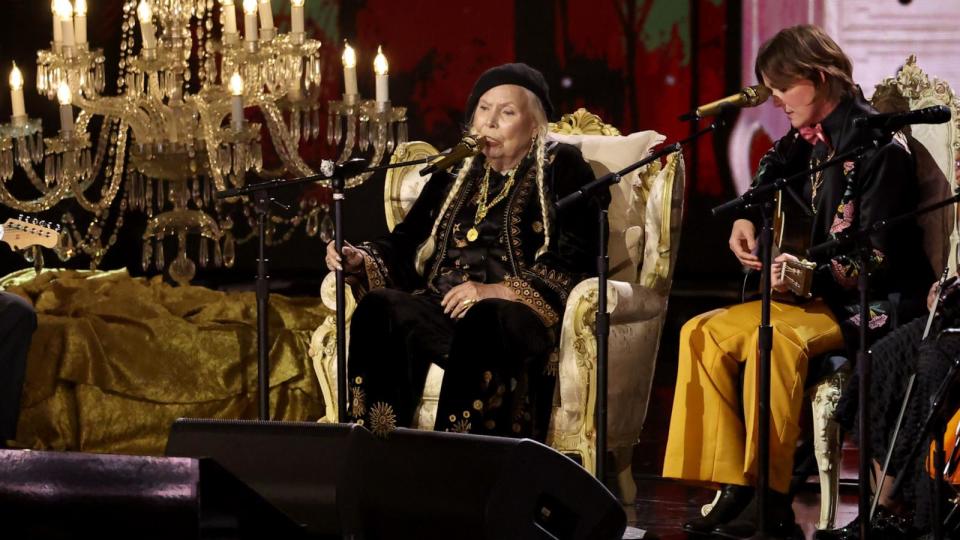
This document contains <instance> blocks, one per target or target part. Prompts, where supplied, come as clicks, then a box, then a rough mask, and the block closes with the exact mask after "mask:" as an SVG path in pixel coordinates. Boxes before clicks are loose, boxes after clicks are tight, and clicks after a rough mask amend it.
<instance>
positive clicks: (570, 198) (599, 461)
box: [554, 120, 723, 482]
mask: <svg viewBox="0 0 960 540" xmlns="http://www.w3.org/2000/svg"><path fill="white" fill-rule="evenodd" d="M722 125H723V123H722V122H721V121H720V120H717V121H716V122H714V123H713V124H710V125H709V126H708V127H706V128H703V129H701V130H700V131H698V132H696V133H694V134H693V135H690V136H689V137H687V138H685V139H682V140H680V141H678V142H675V143H673V144H670V145H667V146H664V147H662V148H660V149H659V150H657V151H656V152H653V153H651V154H650V155H649V156H647V157H645V158H643V159H641V160H640V161H637V162H636V163H633V164H632V165H628V166H627V167H625V168H623V169H621V170H619V171H617V172H612V173H608V174H605V175H603V176H601V177H600V178H597V179H596V180H594V181H592V182H589V183H587V184H585V185H584V186H583V187H581V188H580V189H578V190H577V191H575V192H573V193H571V194H569V195H567V196H565V197H563V198H562V199H560V200H558V201H557V202H556V203H554V208H556V210H557V212H562V211H564V209H566V208H568V207H570V206H571V205H573V204H574V203H576V202H578V201H580V200H582V199H583V198H584V197H586V196H588V195H590V194H592V193H594V192H595V191H598V190H600V189H602V188H609V187H610V186H612V185H614V184H618V183H620V180H621V179H622V178H623V177H624V176H626V175H628V174H630V173H631V172H633V171H635V170H636V169H639V168H640V167H643V166H645V165H648V164H650V163H652V162H653V161H656V160H658V159H660V158H661V157H663V156H666V155H669V154H673V153H675V152H679V151H680V150H681V149H682V148H683V146H684V145H686V144H687V143H689V142H691V141H693V140H694V139H696V138H698V137H700V136H701V135H704V134H706V133H709V132H711V131H713V130H715V129H717V128H719V127H720V126H722ZM597 219H598V220H599V223H600V227H599V230H600V238H599V244H600V249H599V254H598V255H597V286H598V291H599V294H598V295H597V322H596V339H597V398H596V410H595V414H596V421H595V423H596V426H597V429H596V436H597V449H596V456H595V458H596V476H597V479H598V480H600V481H601V482H604V481H605V479H606V472H607V471H606V455H607V367H608V366H607V354H608V349H609V346H608V343H607V341H608V339H609V337H610V314H609V313H607V274H608V270H609V266H610V258H609V256H608V255H607V233H608V231H607V226H608V224H607V209H606V208H601V209H600V211H599V213H598V216H597Z"/></svg>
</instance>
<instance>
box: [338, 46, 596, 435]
mask: <svg viewBox="0 0 960 540" xmlns="http://www.w3.org/2000/svg"><path fill="white" fill-rule="evenodd" d="M552 113H553V106H552V105H551V103H550V98H549V95H548V87H547V83H546V80H545V79H544V77H543V75H542V74H541V73H540V72H539V71H537V70H535V69H533V68H531V67H529V66H527V65H525V64H505V65H502V66H498V67H495V68H492V69H490V70H488V71H486V72H485V73H484V74H483V75H481V76H480V78H479V80H478V81H477V82H476V84H475V85H474V88H473V90H472V92H471V94H470V96H469V99H468V100H467V108H466V115H467V119H468V123H469V129H470V132H471V133H473V134H475V135H480V136H483V137H484V138H485V140H486V143H485V144H484V146H483V150H482V153H480V154H479V155H477V156H476V157H474V158H469V159H467V160H465V161H464V162H463V163H462V165H461V166H460V168H459V170H456V171H453V172H451V173H449V174H448V173H445V172H438V173H435V174H433V175H432V176H431V178H430V180H429V181H428V182H427V184H426V186H425V187H424V188H423V191H422V192H421V194H420V196H419V197H418V199H417V200H416V202H415V203H414V204H413V206H412V208H411V209H410V212H409V214H408V215H407V217H406V219H404V221H403V222H402V223H400V224H398V225H397V226H396V228H395V229H394V230H393V231H392V232H391V233H390V234H388V235H386V236H384V237H382V238H380V239H378V240H375V241H372V242H365V243H362V244H360V245H358V246H356V247H354V246H351V245H348V244H345V245H344V248H343V253H342V257H339V256H338V255H337V253H336V250H335V249H334V247H333V244H332V243H331V244H329V245H328V246H327V255H326V263H327V267H328V268H330V269H331V270H332V269H339V268H341V267H342V268H343V270H344V271H345V272H347V273H350V274H354V275H356V276H357V278H359V280H360V281H361V282H363V285H364V288H365V289H366V290H367V291H368V292H366V294H364V295H363V297H362V298H361V299H360V302H359V304H358V305H357V309H356V311H355V312H354V314H353V319H352V322H351V327H350V350H349V361H350V363H349V388H350V399H349V414H350V416H351V417H352V418H354V419H355V420H356V422H357V423H358V424H362V425H365V426H367V427H368V428H369V429H370V430H371V431H373V432H374V433H376V434H378V435H385V434H387V433H389V432H390V431H391V430H392V429H394V428H395V427H396V426H397V425H398V424H399V425H410V424H411V423H412V421H413V415H414V410H415V409H416V406H417V404H418V403H419V401H420V397H421V392H422V390H423V386H424V381H425V378H426V374H427V370H428V368H429V366H430V364H431V363H435V364H437V365H439V366H440V367H442V368H444V377H443V386H442V389H441V392H440V403H439V407H438V411H437V423H436V429H437V430H445V431H457V432H469V433H479V434H487V435H504V436H515V437H519V436H524V437H534V438H538V439H541V440H542V439H543V438H545V436H546V427H547V422H548V420H549V415H550V405H551V401H552V396H553V384H554V377H553V370H552V369H551V366H550V365H549V362H548V359H549V356H550V351H551V350H553V348H554V347H556V344H557V339H558V333H559V328H558V323H559V321H560V319H561V317H562V314H563V308H564V303H565V302H566V299H567V295H568V294H569V292H570V290H571V289H572V288H573V286H574V285H576V283H577V282H578V281H579V280H581V279H582V278H584V277H586V276H587V275H589V274H590V273H591V272H592V271H593V269H594V268H595V257H596V253H597V236H598V234H599V229H598V224H597V219H596V216H597V212H598V209H599V207H601V206H603V207H605V206H606V205H607V204H608V202H609V195H608V194H606V193H604V194H602V195H599V196H597V197H595V198H592V199H585V200H583V201H581V202H580V203H579V205H578V206H577V207H574V208H568V209H566V210H565V211H564V212H563V213H560V214H557V213H556V212H555V211H554V209H553V202H554V201H556V200H557V199H559V198H561V197H563V196H565V195H567V194H569V193H571V192H573V191H576V190H577V189H578V188H580V187H581V186H582V185H583V184H585V183H587V182H589V181H591V180H592V179H593V174H592V171H591V170H590V167H589V166H588V165H587V163H586V162H585V161H584V160H583V157H582V156H581V155H580V152H579V151H578V150H577V149H576V148H574V147H572V146H569V145H564V144H557V143H551V142H549V141H547V139H546V135H547V117H548V115H550V114H552Z"/></svg>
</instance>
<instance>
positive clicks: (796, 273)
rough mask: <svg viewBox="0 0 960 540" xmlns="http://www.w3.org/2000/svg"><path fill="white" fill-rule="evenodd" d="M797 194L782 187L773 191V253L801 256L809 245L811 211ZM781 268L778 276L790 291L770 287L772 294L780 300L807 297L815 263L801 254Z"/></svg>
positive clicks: (811, 228)
mask: <svg viewBox="0 0 960 540" xmlns="http://www.w3.org/2000/svg"><path fill="white" fill-rule="evenodd" d="M798 198H799V197H794V196H793V195H792V194H791V193H790V192H788V191H786V190H782V191H779V192H777V194H776V198H775V201H776V214H775V215H774V218H773V227H774V229H773V234H774V236H773V242H774V252H773V256H774V257H776V256H777V255H779V254H780V253H789V254H790V255H794V256H796V257H801V256H802V254H804V253H806V252H807V249H809V248H810V238H811V237H812V233H813V214H812V212H811V210H810V208H809V207H807V208H804V207H803V206H802V202H801V201H800V200H798ZM782 268H783V271H782V273H781V276H780V277H781V279H782V280H783V281H784V282H785V283H786V284H787V287H788V288H789V289H790V293H779V292H776V291H774V298H775V299H776V300H778V301H781V302H797V301H802V300H805V299H807V298H810V297H811V293H810V289H811V287H812V286H813V271H814V270H815V269H816V264H814V263H812V262H809V261H806V260H804V259H802V258H801V259H800V260H799V261H787V262H786V263H785V264H784V265H783V267H782Z"/></svg>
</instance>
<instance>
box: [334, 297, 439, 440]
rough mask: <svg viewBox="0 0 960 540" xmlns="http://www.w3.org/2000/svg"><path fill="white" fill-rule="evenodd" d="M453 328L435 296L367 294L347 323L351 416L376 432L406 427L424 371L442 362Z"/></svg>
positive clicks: (410, 419)
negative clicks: (348, 324) (348, 330)
mask: <svg viewBox="0 0 960 540" xmlns="http://www.w3.org/2000/svg"><path fill="white" fill-rule="evenodd" d="M453 327H454V321H452V320H451V319H450V317H448V316H446V315H444V314H443V308H441V307H440V304H439V301H438V300H436V299H434V298H431V297H427V296H420V295H414V294H409V293H406V292H403V291H398V290H394V289H373V290H372V291H370V292H369V293H367V294H366V295H365V296H364V297H363V298H362V299H361V300H360V303H359V304H357V309H356V310H355V311H354V312H353V317H352V319H351V321H350V353H349V355H348V358H349V366H348V370H347V371H348V373H349V387H350V399H349V402H350V403H349V413H350V416H351V417H353V418H354V419H356V420H357V421H358V423H363V424H365V425H366V426H367V427H368V428H369V429H370V430H371V431H373V432H375V433H378V434H384V433H386V432H389V431H392V430H393V428H394V427H396V425H397V424H399V425H401V426H411V425H412V423H413V414H414V411H415V410H416V408H417V405H418V404H419V403H420V397H421V395H422V393H423V385H424V381H425V380H426V377H427V370H428V369H429V367H430V364H431V363H436V364H438V365H441V366H442V365H443V363H444V358H445V357H446V355H447V353H448V351H449V349H450V340H451V338H452V336H453Z"/></svg>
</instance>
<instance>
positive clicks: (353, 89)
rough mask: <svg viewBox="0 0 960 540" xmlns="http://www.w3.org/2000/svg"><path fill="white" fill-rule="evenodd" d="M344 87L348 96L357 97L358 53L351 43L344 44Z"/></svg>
mask: <svg viewBox="0 0 960 540" xmlns="http://www.w3.org/2000/svg"><path fill="white" fill-rule="evenodd" d="M342 59H343V87H344V93H345V94H347V95H348V96H352V95H357V94H359V93H360V92H359V91H358V90H357V53H356V51H354V50H353V47H351V46H350V44H349V43H347V42H344V43H343V58H342Z"/></svg>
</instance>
